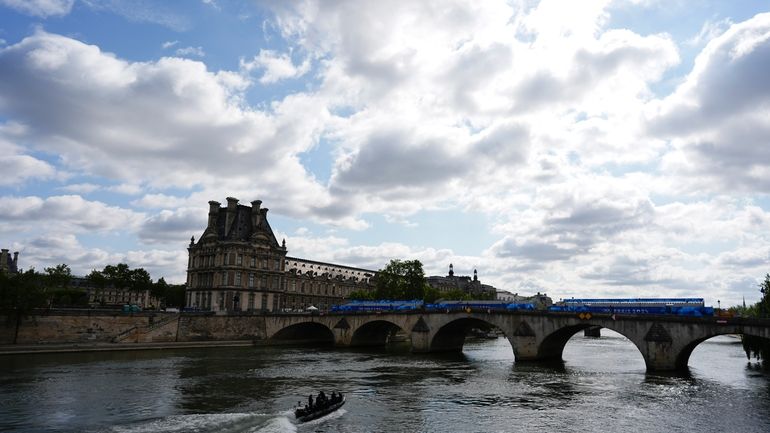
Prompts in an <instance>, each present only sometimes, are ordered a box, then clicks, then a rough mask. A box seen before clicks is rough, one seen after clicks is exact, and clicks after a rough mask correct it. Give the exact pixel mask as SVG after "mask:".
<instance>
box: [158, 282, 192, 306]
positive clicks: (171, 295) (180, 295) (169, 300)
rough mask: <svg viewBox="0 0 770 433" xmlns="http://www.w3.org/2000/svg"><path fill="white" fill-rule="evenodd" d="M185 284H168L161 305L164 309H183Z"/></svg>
mask: <svg viewBox="0 0 770 433" xmlns="http://www.w3.org/2000/svg"><path fill="white" fill-rule="evenodd" d="M186 290H187V285H186V284H169V285H168V288H167V289H166V294H165V296H164V297H163V303H164V305H165V306H166V307H179V308H183V307H184V304H185V294H186Z"/></svg>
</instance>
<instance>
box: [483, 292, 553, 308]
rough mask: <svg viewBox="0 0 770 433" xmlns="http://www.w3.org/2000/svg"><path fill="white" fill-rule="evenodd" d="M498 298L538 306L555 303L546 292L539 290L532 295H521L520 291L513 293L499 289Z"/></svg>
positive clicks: (542, 306)
mask: <svg viewBox="0 0 770 433" xmlns="http://www.w3.org/2000/svg"><path fill="white" fill-rule="evenodd" d="M496 295H497V297H496V299H497V300H498V301H505V302H510V303H516V304H533V305H534V306H535V307H537V308H546V307H550V306H551V305H553V300H552V299H551V298H550V297H549V296H548V295H546V294H545V293H540V292H537V294H536V295H532V296H521V295H519V294H518V293H511V292H508V291H506V290H497V293H496Z"/></svg>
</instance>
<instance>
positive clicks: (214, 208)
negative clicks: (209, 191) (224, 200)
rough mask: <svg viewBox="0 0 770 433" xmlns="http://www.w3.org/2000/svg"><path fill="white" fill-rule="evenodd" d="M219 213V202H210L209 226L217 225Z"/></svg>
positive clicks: (214, 226)
mask: <svg viewBox="0 0 770 433" xmlns="http://www.w3.org/2000/svg"><path fill="white" fill-rule="evenodd" d="M218 215H219V202H218V201H214V200H212V201H210V202H209V228H211V229H213V228H216V226H217V216H218Z"/></svg>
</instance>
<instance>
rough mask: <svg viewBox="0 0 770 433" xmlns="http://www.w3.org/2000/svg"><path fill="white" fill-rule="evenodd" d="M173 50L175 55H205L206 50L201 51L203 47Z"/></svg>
mask: <svg viewBox="0 0 770 433" xmlns="http://www.w3.org/2000/svg"><path fill="white" fill-rule="evenodd" d="M164 45H165V44H164ZM175 52H176V55H177V56H195V57H205V56H206V52H205V51H203V47H185V48H178V49H177V50H176V51H175Z"/></svg>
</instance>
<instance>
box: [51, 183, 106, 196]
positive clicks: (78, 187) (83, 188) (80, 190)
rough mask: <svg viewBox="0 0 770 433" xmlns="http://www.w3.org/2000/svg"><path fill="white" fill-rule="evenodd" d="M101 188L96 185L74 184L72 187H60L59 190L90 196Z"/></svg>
mask: <svg viewBox="0 0 770 433" xmlns="http://www.w3.org/2000/svg"><path fill="white" fill-rule="evenodd" d="M101 188H102V187H101V186H99V185H97V184H94V183H73V184H70V185H65V186H60V187H58V188H57V189H59V190H61V191H64V192H69V193H74V194H90V193H92V192H94V191H98V190H100V189H101Z"/></svg>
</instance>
